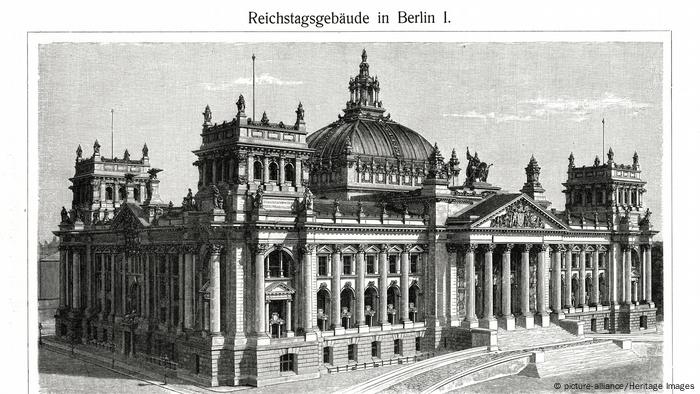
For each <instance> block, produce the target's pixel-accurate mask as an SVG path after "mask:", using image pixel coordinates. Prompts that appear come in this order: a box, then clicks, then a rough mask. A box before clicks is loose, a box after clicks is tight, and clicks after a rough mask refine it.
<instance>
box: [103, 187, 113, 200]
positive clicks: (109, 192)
mask: <svg viewBox="0 0 700 394" xmlns="http://www.w3.org/2000/svg"><path fill="white" fill-rule="evenodd" d="M105 194H106V196H105V199H106V200H114V190H113V189H112V188H111V187H109V186H108V187H107V188H106V189H105Z"/></svg>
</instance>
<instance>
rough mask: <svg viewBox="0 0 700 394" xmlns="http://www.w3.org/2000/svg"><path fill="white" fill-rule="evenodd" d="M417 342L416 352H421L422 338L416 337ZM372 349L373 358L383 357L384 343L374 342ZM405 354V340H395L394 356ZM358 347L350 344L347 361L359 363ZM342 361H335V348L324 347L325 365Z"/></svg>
mask: <svg viewBox="0 0 700 394" xmlns="http://www.w3.org/2000/svg"><path fill="white" fill-rule="evenodd" d="M414 342H415V350H416V352H420V351H421V337H416V338H415V339H414ZM371 349H372V358H381V357H382V342H381V341H372V344H371ZM403 354H404V340H403V339H394V342H393V355H394V356H402V355H403ZM357 355H358V345H357V344H354V343H353V344H349V345H348V356H347V361H355V362H357V361H358V356H357ZM339 361H340V360H334V358H333V346H324V347H323V363H324V364H334V362H339Z"/></svg>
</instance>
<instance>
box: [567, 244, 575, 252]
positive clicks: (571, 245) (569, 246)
mask: <svg viewBox="0 0 700 394" xmlns="http://www.w3.org/2000/svg"><path fill="white" fill-rule="evenodd" d="M574 249H576V244H567V245H566V251H567V252H573V251H574Z"/></svg>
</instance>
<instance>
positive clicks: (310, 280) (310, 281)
mask: <svg viewBox="0 0 700 394" xmlns="http://www.w3.org/2000/svg"><path fill="white" fill-rule="evenodd" d="M315 248H316V245H313V244H306V245H305V246H304V247H302V253H303V256H304V257H303V259H304V331H305V332H306V334H310V333H312V332H314V331H316V330H317V329H318V326H317V324H316V320H317V319H316V316H317V315H316V313H317V312H316V310H314V297H315V292H316V281H315V280H314V279H315V277H314V270H313V265H314V264H313V251H314V249H315Z"/></svg>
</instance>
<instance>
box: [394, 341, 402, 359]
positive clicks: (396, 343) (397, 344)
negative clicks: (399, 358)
mask: <svg viewBox="0 0 700 394" xmlns="http://www.w3.org/2000/svg"><path fill="white" fill-rule="evenodd" d="M401 347H402V346H401V340H400V339H394V354H395V355H401V353H402V352H401Z"/></svg>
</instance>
